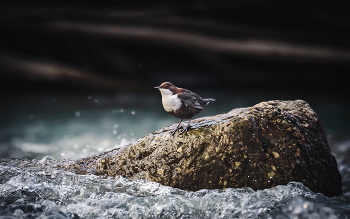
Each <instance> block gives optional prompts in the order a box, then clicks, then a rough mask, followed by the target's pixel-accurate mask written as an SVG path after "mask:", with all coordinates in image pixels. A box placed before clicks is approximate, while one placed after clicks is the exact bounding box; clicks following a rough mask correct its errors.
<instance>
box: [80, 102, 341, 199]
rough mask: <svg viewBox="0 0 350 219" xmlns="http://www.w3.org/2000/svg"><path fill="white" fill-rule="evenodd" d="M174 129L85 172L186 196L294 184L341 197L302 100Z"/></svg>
mask: <svg viewBox="0 0 350 219" xmlns="http://www.w3.org/2000/svg"><path fill="white" fill-rule="evenodd" d="M175 125H176V124H173V125H171V126H168V127H166V128H163V129H160V130H158V131H155V132H153V133H151V134H149V135H146V136H144V137H143V138H141V139H139V140H137V141H136V142H134V143H131V144H129V145H127V146H125V147H123V148H121V149H118V150H114V151H111V152H108V153H105V154H103V155H101V156H99V157H98V159H97V160H95V161H91V160H90V161H89V166H90V167H92V168H94V169H96V170H99V171H101V172H103V173H105V174H107V175H111V176H116V175H123V176H126V177H128V178H130V179H146V180H150V181H155V182H159V183H161V184H163V185H168V186H172V187H176V188H180V189H185V190H191V191H197V190H200V189H225V188H240V187H250V188H252V189H254V190H259V189H266V188H272V187H275V186H277V185H287V184H288V183H289V182H291V181H297V182H302V183H303V184H304V185H305V186H307V187H308V188H310V189H311V190H312V191H314V192H319V193H323V194H324V195H327V196H337V195H342V193H343V192H342V181H341V175H340V173H339V171H338V169H337V163H336V160H335V157H334V155H333V154H332V152H331V151H330V149H329V146H328V143H327V140H326V137H325V134H324V130H323V126H322V124H321V123H320V121H319V120H318V118H317V115H316V113H315V112H314V111H313V110H312V109H311V108H310V106H309V104H307V103H306V102H305V101H302V100H296V101H268V102H262V103H260V104H257V105H255V106H253V107H249V108H241V109H234V110H232V111H230V112H228V113H226V114H221V115H217V116H213V117H205V118H199V119H196V120H193V121H192V127H191V129H190V130H189V131H188V132H187V134H184V135H178V134H175V136H174V137H173V136H172V135H171V134H170V132H171V131H172V130H173V129H174V128H175ZM96 158H97V157H96ZM80 162H83V160H81V161H80Z"/></svg>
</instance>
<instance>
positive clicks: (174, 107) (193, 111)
mask: <svg viewBox="0 0 350 219" xmlns="http://www.w3.org/2000/svg"><path fill="white" fill-rule="evenodd" d="M154 88H156V89H159V91H160V93H161V95H162V103H163V107H164V109H165V111H167V113H169V114H170V115H172V116H174V117H176V118H179V119H181V120H180V122H179V124H178V125H177V127H176V129H174V131H172V132H171V134H172V135H175V133H176V131H177V130H178V129H179V127H180V124H181V122H182V121H183V120H184V119H189V122H188V124H187V126H186V128H184V129H183V130H182V131H181V132H180V133H179V135H181V134H183V133H185V134H186V133H187V130H188V128H189V127H190V123H191V120H192V118H193V116H195V115H197V114H198V113H199V112H201V111H202V110H203V109H204V107H205V106H206V105H208V103H209V102H212V101H215V99H213V98H207V99H203V98H201V97H200V96H199V95H198V94H196V93H194V92H192V91H190V90H187V89H184V88H179V87H176V86H175V85H173V84H172V83H170V82H164V83H162V84H161V85H160V86H159V87H154Z"/></svg>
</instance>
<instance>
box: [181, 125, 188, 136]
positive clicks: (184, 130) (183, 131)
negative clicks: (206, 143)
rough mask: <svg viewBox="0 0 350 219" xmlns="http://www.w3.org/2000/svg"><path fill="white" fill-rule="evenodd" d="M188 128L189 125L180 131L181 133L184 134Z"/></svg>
mask: <svg viewBox="0 0 350 219" xmlns="http://www.w3.org/2000/svg"><path fill="white" fill-rule="evenodd" d="M188 128H189V126H187V127H186V128H184V129H183V130H182V131H181V132H180V133H179V135H182V134H183V133H185V134H186V133H187V131H188Z"/></svg>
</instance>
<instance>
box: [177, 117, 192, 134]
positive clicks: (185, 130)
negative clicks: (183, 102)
mask: <svg viewBox="0 0 350 219" xmlns="http://www.w3.org/2000/svg"><path fill="white" fill-rule="evenodd" d="M191 120H192V118H190V121H189V122H188V124H187V126H186V128H185V129H184V130H182V131H181V132H180V134H179V135H181V134H182V133H184V132H185V134H186V133H187V129H188V128H189V127H190V123H191Z"/></svg>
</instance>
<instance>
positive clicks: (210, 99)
mask: <svg viewBox="0 0 350 219" xmlns="http://www.w3.org/2000/svg"><path fill="white" fill-rule="evenodd" d="M203 101H204V102H206V103H207V104H208V103H209V102H213V101H215V99H213V98H207V99H203Z"/></svg>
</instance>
